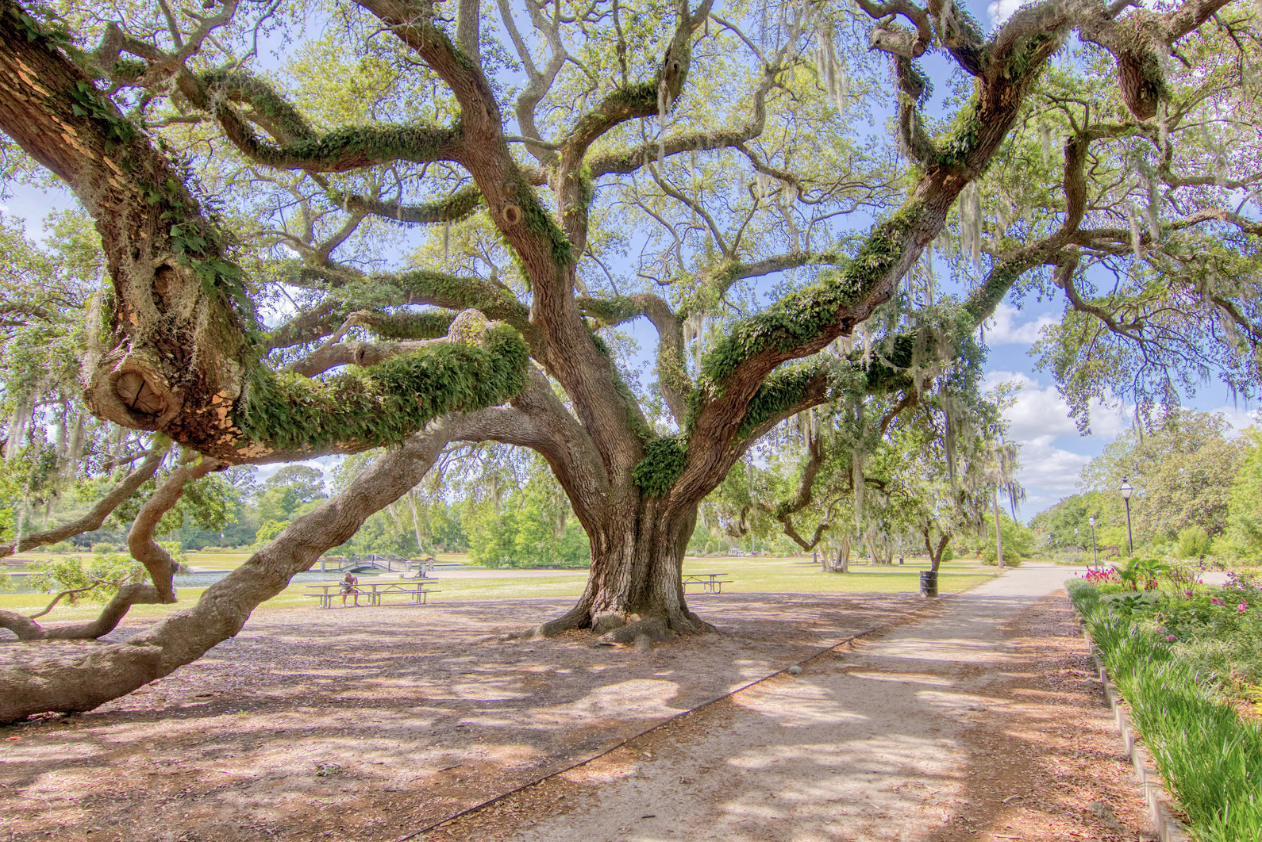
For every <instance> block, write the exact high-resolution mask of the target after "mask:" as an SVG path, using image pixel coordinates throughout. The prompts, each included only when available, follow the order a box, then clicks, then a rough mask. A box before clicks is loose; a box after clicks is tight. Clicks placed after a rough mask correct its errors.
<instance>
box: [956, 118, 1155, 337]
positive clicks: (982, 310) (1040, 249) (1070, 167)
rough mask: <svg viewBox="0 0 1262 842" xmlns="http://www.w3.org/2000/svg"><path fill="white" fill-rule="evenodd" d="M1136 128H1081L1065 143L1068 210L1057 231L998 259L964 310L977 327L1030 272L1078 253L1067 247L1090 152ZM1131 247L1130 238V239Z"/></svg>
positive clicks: (1080, 214)
mask: <svg viewBox="0 0 1262 842" xmlns="http://www.w3.org/2000/svg"><path fill="white" fill-rule="evenodd" d="M1131 130H1132V127H1131V126H1127V125H1118V124H1112V125H1103V126H1096V127H1092V128H1090V129H1088V130H1086V131H1083V132H1079V133H1078V134H1077V135H1075V136H1074V137H1071V138H1069V140H1068V141H1066V143H1065V171H1064V177H1063V179H1062V183H1063V188H1064V192H1065V214H1064V217H1063V218H1062V220H1061V224H1060V225H1059V226H1058V227H1057V229H1056V231H1054V232H1052V233H1051V234H1050V235H1048V236H1047V237H1045V238H1043V239H1041V240H1037V241H1035V242H1033V243H1030V244H1028V245H1026V246H1024V247H1023V248H1021V249H1018V250H1016V251H1014V252H1012V253H1009V254H1006V255H1002V256H1001V257H1000V258H999V259H998V260H996V262H995V264H994V266H993V267H992V268H991V270H990V272H989V273H987V276H986V278H985V280H983V282H982V283H981V284H980V285H979V286H978V287H977V288H976V289H975V290H973V291H972V292H971V293H970V294H969V296H968V298H967V299H966V300H965V302H964V306H963V311H964V313H965V315H966V317H967V318H968V319H969V320H970V322H971V324H972V326H973V327H974V328H976V327H978V326H980V325H981V324H982V323H983V322H985V321H986V319H989V318H990V317H991V316H993V315H994V313H995V309H996V308H997V307H998V306H999V302H1001V301H1002V300H1003V299H1004V297H1005V296H1006V295H1007V294H1008V292H1009V291H1010V290H1011V289H1012V287H1013V286H1014V285H1015V284H1016V282H1017V281H1018V280H1019V279H1020V277H1021V276H1022V275H1023V274H1025V273H1026V272H1028V271H1030V270H1032V269H1035V268H1037V267H1039V266H1043V265H1054V266H1063V265H1066V264H1067V263H1068V262H1069V261H1072V262H1073V264H1074V266H1076V265H1077V257H1076V256H1075V255H1072V254H1070V253H1068V252H1065V251H1064V249H1065V247H1066V246H1068V245H1070V244H1071V243H1072V242H1074V240H1075V238H1076V237H1077V235H1078V232H1079V229H1080V228H1081V226H1082V221H1083V219H1084V218H1085V217H1086V212H1087V198H1088V197H1087V177H1086V164H1087V152H1088V150H1089V148H1090V145H1091V143H1092V142H1093V141H1095V140H1099V139H1102V138H1109V137H1117V136H1119V135H1122V134H1126V133H1128V132H1130V131H1131ZM1127 244H1128V247H1129V239H1128V240H1127Z"/></svg>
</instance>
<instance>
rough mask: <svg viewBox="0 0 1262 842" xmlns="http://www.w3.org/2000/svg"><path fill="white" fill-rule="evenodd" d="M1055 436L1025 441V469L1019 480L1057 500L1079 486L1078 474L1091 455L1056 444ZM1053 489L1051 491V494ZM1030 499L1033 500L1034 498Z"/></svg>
mask: <svg viewBox="0 0 1262 842" xmlns="http://www.w3.org/2000/svg"><path fill="white" fill-rule="evenodd" d="M1052 440H1053V437H1052V436H1040V437H1039V438H1036V439H1030V440H1027V441H1023V442H1021V469H1020V470H1019V471H1017V480H1018V481H1019V482H1020V483H1021V485H1022V486H1023V487H1025V488H1027V489H1037V491H1038V492H1039V496H1040V497H1048V498H1050V502H1051V503H1054V502H1056V501H1057V500H1059V499H1060V498H1062V497H1068V496H1069V495H1070V494H1073V493H1074V492H1075V491H1077V490H1078V478H1079V476H1080V475H1081V474H1082V469H1083V468H1084V467H1086V465H1087V463H1088V462H1090V461H1091V457H1090V456H1087V455H1084V454H1082V453H1071V452H1069V451H1068V450H1063V449H1062V448H1059V447H1056V446H1055V445H1054V444H1053V443H1052ZM1049 492H1050V494H1049ZM1029 502H1033V498H1031V500H1030V501H1029Z"/></svg>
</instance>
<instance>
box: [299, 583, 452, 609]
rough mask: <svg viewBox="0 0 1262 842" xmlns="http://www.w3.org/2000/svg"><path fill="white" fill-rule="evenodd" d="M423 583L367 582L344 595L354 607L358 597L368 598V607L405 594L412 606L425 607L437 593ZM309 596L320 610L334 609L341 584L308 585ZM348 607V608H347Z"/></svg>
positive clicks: (357, 603)
mask: <svg viewBox="0 0 1262 842" xmlns="http://www.w3.org/2000/svg"><path fill="white" fill-rule="evenodd" d="M426 584H427V583H425V582H368V583H365V584H359V585H354V586H353V589H352V590H351V591H349V592H348V593H347V594H346V595H347V597H350V598H352V599H353V600H354V604H355V605H359V604H360V603H359V599H358V598H359V597H360V596H366V597H368V605H369V606H378V605H381V598H382V597H383V596H389V595H391V594H405V595H407V596H409V597H411V604H412V605H425V604H426V602H427V600H428V597H429V595H430V594H432V593H437V591H436V589H434V588H427V587H425V585H426ZM307 587H308V588H309V589H310V590H311V595H312V596H314V597H316V598H317V599H319V600H320V607H321V608H336V607H337V606H336V605H334V604H333V601H334V600H335V599H337V598H338V597H339V596H341V595H342V583H341V582H334V583H332V584H329V583H325V584H321V585H308V586H307ZM347 607H350V606H347Z"/></svg>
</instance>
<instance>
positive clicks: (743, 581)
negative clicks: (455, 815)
mask: <svg viewBox="0 0 1262 842" xmlns="http://www.w3.org/2000/svg"><path fill="white" fill-rule="evenodd" d="M43 557H44V558H48V556H43ZM248 557H249V554H248V553H213V554H212V553H190V554H189V563H190V564H191V565H192V566H193V567H195V568H199V569H203V570H206V569H210V570H230V569H233V568H235V567H238V566H239V565H240V564H241V563H242V562H243V561H245V559H246V558H248ZM438 560H439V561H467V560H468V559H467V557H465V556H462V555H440V556H438ZM928 566H929V565H928V561H927V560H924V559H907V563H906V564H903V565H898V564H895V565H892V566H890V567H869V566H867V565H865V564H859V565H853V566H852V567H851V572H850V573H844V574H837V573H832V574H827V573H823V572H821V571H820V569H819V566H818V565H815V564H812V563H811V561H810V559H809V558H803V557H797V558H793V557H790V558H756V557H755V558H750V557H738V558H733V557H729V558H687V559H685V560H684V572H685V573H693V574H695V573H725V574H727V575H726V576H724V577H723V578H725V579H732V580H734V581H733V582H732V583H731V584H725V585H724V586H723V590H724V592H725V593H862V592H868V593H914V592H916V591H918V590H919V588H920V578H919V577H920V571H921V570H927V569H928ZM584 572H585V571H567V572H560V571H558V572H557V574H556V575H554V576H530V577H523V576H514V575H513V571H504V574H505V575H503V576H502V577H501V576H488V577H486V578H468V579H458V578H444V577H443V575H442V571H439V573H438V581H436V582H435V583H434V587H435V588H437V590H438V591H439V592H438V593H436V594H434V595H433V596H432V597H431V599H433V600H436V601H446V600H476V599H525V598H530V597H558V598H559V597H577V596H578V595H579V594H581V593H582V591H583V585H584V584H585V583H586V576H585V575H583V574H584ZM997 572H998V571H997V570H996V569H995V568H993V567H982V566H981V565H979V564H978V563H976V562H974V561H970V560H961V561H953V562H947V563H946V564H944V565H943V567H942V569H941V571H940V573H939V576H938V588H939V590H940V591H941V592H942V593H958V592H959V591H962V590H966V589H968V588H971V587H973V586H974V585H977V584H980V583H981V582H984V581H986V580H987V579H989V578H991V577H992V576H994V575H996V573H997ZM337 578H338V577H337V576H336V575H334V574H329V581H330V582H332V581H336V580H337ZM366 581H373V579H366ZM306 584H308V583H299V584H293V585H290V586H289V587H288V588H286V589H285V590H283V591H281V593H280V594H278V595H277V596H275V597H273V598H272V599H270V600H268V601H267V602H266V603H264V604H263V605H262V606H261V608H260V610H271V609H277V608H295V607H299V608H301V607H314V606H315V599H314V598H313V597H312V596H311V595H310V593H309V591H308V590H307V587H306ZM204 590H205V588H181V589H180V602H179V603H177V604H176V605H137V606H135V607H134V608H132V610H131V612H130V614H129V615H128V616H135V617H141V618H152V617H159V616H162V615H164V614H166V613H167V612H169V611H171V610H175V609H178V608H181V607H184V606H187V605H189V604H191V603H193V602H196V601H197V600H198V599H199V598H200V597H201V595H202V591H204ZM50 598H51V597H50V596H49V595H47V594H0V608H4V609H8V610H10V611H20V612H21V613H23V614H33V613H35V612H36V611H39V610H41V609H43V607H44V606H45V605H47V604H48V600H49V599H50ZM99 611H100V606H99V605H96V604H93V603H80V604H79V605H77V606H64V605H59V606H58V607H57V608H56V609H55V610H54V611H53V613H52V614H50V615H47V616H46V617H44V618H41V619H42V620H45V621H52V622H57V621H59V620H79V619H89V618H91V617H93V616H95V615H96V614H97V612H99Z"/></svg>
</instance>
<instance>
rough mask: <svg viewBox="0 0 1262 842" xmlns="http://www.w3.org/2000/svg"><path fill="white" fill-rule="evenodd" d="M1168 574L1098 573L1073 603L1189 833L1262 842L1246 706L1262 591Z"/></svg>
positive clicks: (1254, 740) (1261, 752) (1256, 666)
mask: <svg viewBox="0 0 1262 842" xmlns="http://www.w3.org/2000/svg"><path fill="white" fill-rule="evenodd" d="M1145 565H1148V569H1147V570H1145V569H1144V567H1145ZM1160 567H1163V565H1156V564H1154V563H1149V562H1140V563H1139V564H1136V563H1134V562H1132V564H1131V565H1130V569H1127V570H1122V571H1109V572H1107V573H1103V574H1090V575H1089V576H1088V580H1076V581H1072V582H1070V583H1069V593H1070V597H1071V598H1072V599H1073V601H1074V605H1075V606H1076V607H1077V609H1078V611H1079V612H1080V613H1081V614H1082V616H1083V619H1084V621H1085V623H1086V627H1087V630H1088V631H1089V632H1090V634H1091V637H1092V638H1093V639H1094V640H1095V643H1096V645H1097V646H1098V647H1099V649H1100V652H1101V658H1102V660H1103V661H1104V664H1105V666H1106V667H1107V668H1108V670H1109V672H1110V674H1111V675H1112V677H1113V681H1114V683H1115V684H1116V685H1117V688H1118V691H1119V692H1120V693H1121V694H1122V696H1123V698H1125V699H1126V701H1127V703H1128V704H1129V705H1130V709H1131V717H1132V719H1133V720H1134V723H1135V725H1136V727H1137V728H1138V729H1139V731H1140V733H1141V734H1142V735H1143V738H1144V742H1145V744H1146V746H1147V747H1148V750H1149V752H1150V754H1151V755H1152V758H1153V762H1154V763H1155V764H1156V766H1157V768H1158V771H1160V772H1161V775H1162V777H1163V778H1164V779H1165V781H1166V785H1167V787H1168V789H1169V790H1170V792H1171V794H1172V795H1173V796H1174V797H1175V798H1176V799H1177V800H1178V802H1179V806H1180V807H1181V808H1182V809H1183V810H1184V811H1185V812H1186V813H1187V815H1188V818H1189V823H1190V828H1189V830H1190V831H1191V832H1192V833H1194V834H1195V835H1196V836H1197V838H1198V839H1201V840H1204V842H1237V840H1262V725H1259V723H1258V722H1256V721H1251V720H1248V719H1245V718H1243V717H1242V716H1241V715H1240V712H1239V710H1238V709H1237V708H1238V705H1239V703H1240V700H1241V699H1242V698H1245V697H1247V696H1248V695H1249V693H1250V692H1251V689H1252V688H1254V687H1256V686H1257V683H1258V682H1257V677H1258V675H1259V672H1260V668H1262V667H1260V663H1259V662H1260V661H1262V653H1260V652H1259V648H1258V647H1259V642H1260V641H1262V591H1260V590H1259V589H1258V588H1257V587H1256V585H1255V584H1254V583H1253V582H1252V581H1250V580H1247V579H1232V580H1230V581H1229V583H1228V585H1227V586H1226V587H1224V588H1216V589H1210V588H1206V587H1204V586H1203V585H1200V584H1199V583H1197V582H1196V581H1195V579H1194V577H1189V576H1187V575H1186V573H1185V571H1183V570H1179V569H1164V570H1163V569H1159V568H1160ZM1242 606H1243V607H1242Z"/></svg>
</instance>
